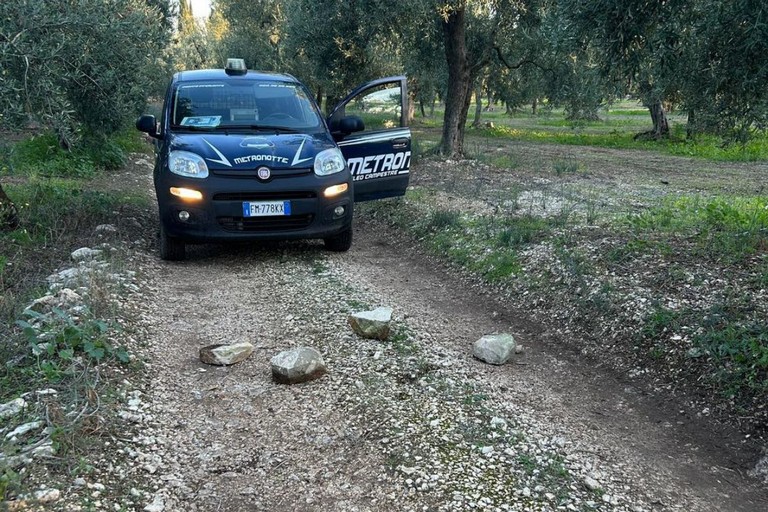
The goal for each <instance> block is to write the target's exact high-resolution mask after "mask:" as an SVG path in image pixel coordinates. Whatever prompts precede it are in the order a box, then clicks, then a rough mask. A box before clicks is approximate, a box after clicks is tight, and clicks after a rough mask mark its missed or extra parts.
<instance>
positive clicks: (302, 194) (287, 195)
mask: <svg viewBox="0 0 768 512" xmlns="http://www.w3.org/2000/svg"><path fill="white" fill-rule="evenodd" d="M315 197H317V194H315V193H314V192H312V191H302V190H298V191H294V192H220V193H218V194H214V195H213V200H214V201H264V200H273V199H277V200H279V199H314V198H315Z"/></svg>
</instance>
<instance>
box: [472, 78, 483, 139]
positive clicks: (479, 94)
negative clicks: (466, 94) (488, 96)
mask: <svg viewBox="0 0 768 512" xmlns="http://www.w3.org/2000/svg"><path fill="white" fill-rule="evenodd" d="M475 101H476V102H477V104H476V105H475V120H474V121H472V128H480V123H481V122H482V119H481V118H482V117H483V84H482V83H481V82H480V81H478V83H477V88H476V89H475Z"/></svg>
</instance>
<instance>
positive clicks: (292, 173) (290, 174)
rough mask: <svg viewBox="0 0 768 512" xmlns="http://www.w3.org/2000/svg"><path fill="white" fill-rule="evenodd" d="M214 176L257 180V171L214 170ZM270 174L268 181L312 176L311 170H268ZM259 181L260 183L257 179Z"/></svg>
mask: <svg viewBox="0 0 768 512" xmlns="http://www.w3.org/2000/svg"><path fill="white" fill-rule="evenodd" d="M211 172H212V173H213V174H214V175H216V176H227V177H228V178H258V176H259V171H258V170H257V169H237V170H226V169H216V170H213V171H211ZM270 172H271V173H272V176H271V178H270V179H269V180H267V181H271V180H273V179H279V178H295V177H297V176H306V175H308V174H312V172H313V170H312V169H306V168H304V169H270ZM259 181H262V180H260V179H259Z"/></svg>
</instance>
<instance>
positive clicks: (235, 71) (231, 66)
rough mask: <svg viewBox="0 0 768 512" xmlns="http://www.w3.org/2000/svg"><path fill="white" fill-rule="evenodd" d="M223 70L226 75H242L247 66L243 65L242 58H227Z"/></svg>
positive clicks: (245, 71) (246, 70)
mask: <svg viewBox="0 0 768 512" xmlns="http://www.w3.org/2000/svg"><path fill="white" fill-rule="evenodd" d="M224 71H226V73H227V74H228V75H244V74H246V73H247V72H248V68H246V67H245V60H244V59H227V67H226V68H224Z"/></svg>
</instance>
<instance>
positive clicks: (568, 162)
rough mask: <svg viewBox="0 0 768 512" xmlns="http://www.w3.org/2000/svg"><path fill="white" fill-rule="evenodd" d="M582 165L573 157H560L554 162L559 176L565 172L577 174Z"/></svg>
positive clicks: (553, 166) (553, 165)
mask: <svg viewBox="0 0 768 512" xmlns="http://www.w3.org/2000/svg"><path fill="white" fill-rule="evenodd" d="M580 167H581V165H580V164H579V161H578V160H576V159H575V158H572V157H568V158H564V159H558V160H555V161H554V162H553V163H552V168H553V169H554V171H555V174H557V175H558V176H562V175H563V174H576V172H578V171H579V169H580Z"/></svg>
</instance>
